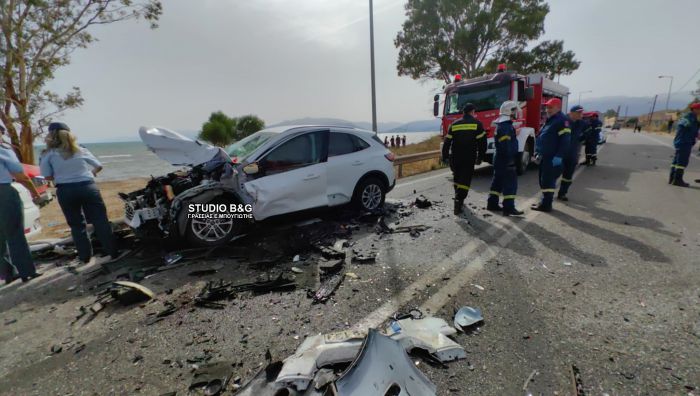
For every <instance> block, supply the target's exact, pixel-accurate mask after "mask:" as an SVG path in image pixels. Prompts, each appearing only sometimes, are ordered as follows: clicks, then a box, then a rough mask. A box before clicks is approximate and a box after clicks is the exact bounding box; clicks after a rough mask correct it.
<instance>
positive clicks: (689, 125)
mask: <svg viewBox="0 0 700 396" xmlns="http://www.w3.org/2000/svg"><path fill="white" fill-rule="evenodd" d="M689 107H690V111H689V112H688V113H686V114H683V116H682V117H681V118H680V119H679V120H678V125H676V137H675V138H674V139H673V146H674V148H675V149H676V154H675V155H674V156H673V163H672V164H671V175H670V176H669V178H668V182H669V183H670V184H673V185H674V186H679V187H688V186H689V184H688V183H686V182H685V181H684V180H683V174H684V173H685V168H686V167H687V166H688V163H689V162H690V152H691V151H692V150H693V146H694V145H695V142H696V141H697V138H698V128H699V125H698V116H699V115H700V102H696V103H691V104H690V106H689Z"/></svg>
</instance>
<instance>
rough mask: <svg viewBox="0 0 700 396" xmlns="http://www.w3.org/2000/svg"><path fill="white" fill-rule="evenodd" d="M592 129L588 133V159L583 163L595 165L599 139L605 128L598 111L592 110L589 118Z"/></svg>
mask: <svg viewBox="0 0 700 396" xmlns="http://www.w3.org/2000/svg"><path fill="white" fill-rule="evenodd" d="M588 123H589V124H590V127H591V129H590V130H589V131H588V133H587V134H586V161H584V162H583V163H582V165H591V166H595V163H596V161H597V160H598V141H599V140H600V132H601V131H602V128H603V123H602V122H600V120H599V119H598V113H597V112H595V111H594V112H592V113H591V116H590V119H589V120H588Z"/></svg>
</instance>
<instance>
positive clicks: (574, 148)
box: [557, 105, 591, 201]
mask: <svg viewBox="0 0 700 396" xmlns="http://www.w3.org/2000/svg"><path fill="white" fill-rule="evenodd" d="M569 120H570V122H571V144H570V146H569V151H568V153H567V154H566V156H565V157H564V166H563V169H562V176H561V185H560V186H559V194H557V199H559V200H562V201H568V200H569V198H567V196H566V194H567V193H568V192H569V187H571V183H573V181H574V180H573V177H574V171H575V170H576V165H578V157H579V155H580V154H581V142H583V141H584V139H585V136H586V135H587V134H588V133H590V132H589V131H590V128H591V127H590V125H588V122H586V121H585V120H584V119H583V107H581V106H579V105H576V106H574V107H572V108H571V110H570V111H569Z"/></svg>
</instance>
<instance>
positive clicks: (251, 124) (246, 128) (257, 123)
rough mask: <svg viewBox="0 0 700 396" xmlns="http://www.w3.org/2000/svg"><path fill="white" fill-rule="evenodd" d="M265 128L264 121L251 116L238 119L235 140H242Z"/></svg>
mask: <svg viewBox="0 0 700 396" xmlns="http://www.w3.org/2000/svg"><path fill="white" fill-rule="evenodd" d="M263 128H265V121H263V120H261V119H260V118H258V117H257V116H254V115H252V114H249V115H244V116H241V117H238V125H237V127H236V129H237V133H236V139H243V138H244V137H246V136H250V135H252V134H254V133H255V132H257V131H259V130H261V129H263Z"/></svg>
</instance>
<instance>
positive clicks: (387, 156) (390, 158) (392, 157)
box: [384, 153, 396, 162]
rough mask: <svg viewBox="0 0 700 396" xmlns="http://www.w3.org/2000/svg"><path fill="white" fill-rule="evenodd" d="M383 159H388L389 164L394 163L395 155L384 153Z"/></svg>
mask: <svg viewBox="0 0 700 396" xmlns="http://www.w3.org/2000/svg"><path fill="white" fill-rule="evenodd" d="M384 158H386V159H388V160H389V161H391V162H394V160H395V159H396V155H395V154H394V153H386V154H384Z"/></svg>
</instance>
